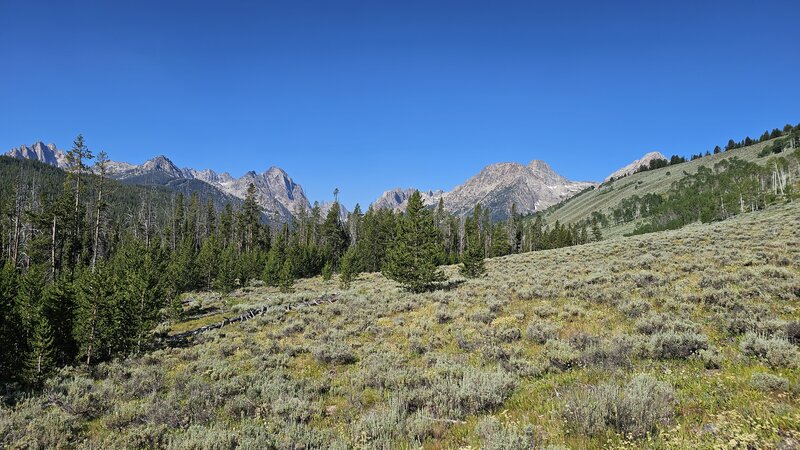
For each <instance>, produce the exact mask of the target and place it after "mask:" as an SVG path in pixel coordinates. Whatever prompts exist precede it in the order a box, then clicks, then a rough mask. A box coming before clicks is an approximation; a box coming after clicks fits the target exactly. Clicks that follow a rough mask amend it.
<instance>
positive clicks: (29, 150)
mask: <svg viewBox="0 0 800 450" xmlns="http://www.w3.org/2000/svg"><path fill="white" fill-rule="evenodd" d="M5 155H6V156H10V157H12V158H20V159H33V160H36V161H39V162H43V163H45V164H50V165H51V166H56V167H58V168H61V169H64V168H66V167H67V155H66V153H64V152H63V151H61V150H59V149H58V148H56V144H46V145H45V143H44V142H42V141H36V142H34V143H33V145H31V146H30V147H28V146H27V145H21V146H19V147H18V148H14V149H11V150H9V151H8V152H6V154H5Z"/></svg>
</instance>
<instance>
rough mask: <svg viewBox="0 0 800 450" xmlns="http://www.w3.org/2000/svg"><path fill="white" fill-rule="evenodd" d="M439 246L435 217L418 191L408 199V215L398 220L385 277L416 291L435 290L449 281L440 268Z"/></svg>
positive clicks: (387, 258) (385, 266) (384, 269)
mask: <svg viewBox="0 0 800 450" xmlns="http://www.w3.org/2000/svg"><path fill="white" fill-rule="evenodd" d="M439 245H440V243H439V231H438V230H437V229H436V225H435V223H434V221H433V214H432V213H431V211H430V210H428V209H426V208H425V205H424V204H423V203H422V197H421V196H420V194H419V191H415V192H414V193H413V194H412V195H411V198H409V200H408V207H407V209H406V213H405V215H403V216H402V217H401V218H400V219H399V220H398V223H397V234H396V236H395V238H394V241H393V242H392V244H391V247H390V248H389V251H388V252H387V255H386V262H385V264H384V267H383V270H382V271H383V274H384V275H385V276H386V277H387V278H389V279H392V280H395V281H397V282H399V283H400V284H402V285H403V286H404V287H405V288H407V289H408V290H410V291H412V292H423V291H426V290H429V289H431V288H433V287H434V286H435V285H436V284H437V283H439V282H441V281H444V280H445V276H444V273H443V272H442V271H441V270H440V269H439V268H438V267H437V266H436V258H437V257H438V256H439V255H440V250H439Z"/></svg>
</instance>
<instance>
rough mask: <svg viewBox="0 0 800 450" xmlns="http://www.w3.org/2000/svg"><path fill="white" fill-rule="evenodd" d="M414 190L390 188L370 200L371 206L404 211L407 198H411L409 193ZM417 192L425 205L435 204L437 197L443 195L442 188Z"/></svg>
mask: <svg viewBox="0 0 800 450" xmlns="http://www.w3.org/2000/svg"><path fill="white" fill-rule="evenodd" d="M414 191H416V189H414V188H407V189H403V188H395V189H391V190H389V191H386V192H384V193H383V194H381V196H380V197H378V199H377V200H375V201H374V202H372V207H373V208H375V209H391V210H393V211H397V212H399V211H405V210H406V206H408V199H409V198H411V194H413V193H414ZM419 193H420V196H421V197H422V203H423V204H425V206H436V205H437V204H438V203H439V199H440V198H442V195H444V191H442V190H436V191H420V192H419Z"/></svg>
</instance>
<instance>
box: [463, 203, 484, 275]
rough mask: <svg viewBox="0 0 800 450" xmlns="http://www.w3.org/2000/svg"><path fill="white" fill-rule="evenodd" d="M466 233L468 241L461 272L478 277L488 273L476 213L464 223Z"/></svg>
mask: <svg viewBox="0 0 800 450" xmlns="http://www.w3.org/2000/svg"><path fill="white" fill-rule="evenodd" d="M464 234H465V237H466V241H467V242H466V249H465V250H464V256H463V257H462V261H461V274H462V275H464V276H465V277H468V278H476V277H479V276H481V275H483V274H484V273H486V265H485V263H484V253H483V244H481V238H480V232H479V230H478V224H477V218H476V217H475V215H473V216H472V217H469V218H467V220H466V222H465V223H464Z"/></svg>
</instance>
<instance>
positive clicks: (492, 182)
mask: <svg viewBox="0 0 800 450" xmlns="http://www.w3.org/2000/svg"><path fill="white" fill-rule="evenodd" d="M594 185H595V183H591V182H583V181H570V180H568V179H566V178H565V177H563V176H561V175H559V174H557V173H556V172H555V171H554V170H553V168H552V167H550V166H549V165H548V164H547V163H545V162H544V161H540V160H534V161H531V162H530V163H529V164H528V165H527V166H524V165H522V164H519V163H513V162H506V163H496V164H491V165H489V166H486V167H484V168H483V170H481V171H480V172H479V173H478V174H477V175H475V176H473V177H471V178H470V179H468V180H467V181H466V182H464V183H463V184H461V185H459V186H457V187H456V188H455V189H453V190H452V191H450V192H442V191H427V192H420V193H421V194H422V200H423V202H424V203H425V204H426V205H428V206H435V205H436V204H437V203H438V202H439V199H442V200H443V202H444V207H445V209H446V210H447V211H449V212H452V213H456V214H459V215H463V214H467V213H469V212H470V211H472V209H473V208H474V207H475V205H476V204H478V203H480V204H481V206H482V207H484V208H487V209H488V210H489V211H491V215H492V218H494V219H497V220H504V219H506V218H507V217H508V216H509V215H510V213H511V208H512V206H513V205H516V208H517V212H519V213H520V214H530V213H533V212H535V211H540V210H542V209H544V208H547V207H549V206H551V205H554V204H556V203H558V202H561V201H562V200H564V199H567V198H569V197H571V196H573V195H575V194H577V193H578V192H580V191H582V190H584V189H586V188H589V187H591V186H594ZM413 192H414V189H400V188H398V189H393V190H390V191H386V192H384V193H383V195H381V196H380V198H378V199H377V200H375V202H373V204H372V206H373V207H374V208H390V209H393V210H395V211H404V210H405V207H406V203H407V202H408V198H409V197H410V196H411V194H412V193H413Z"/></svg>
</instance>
